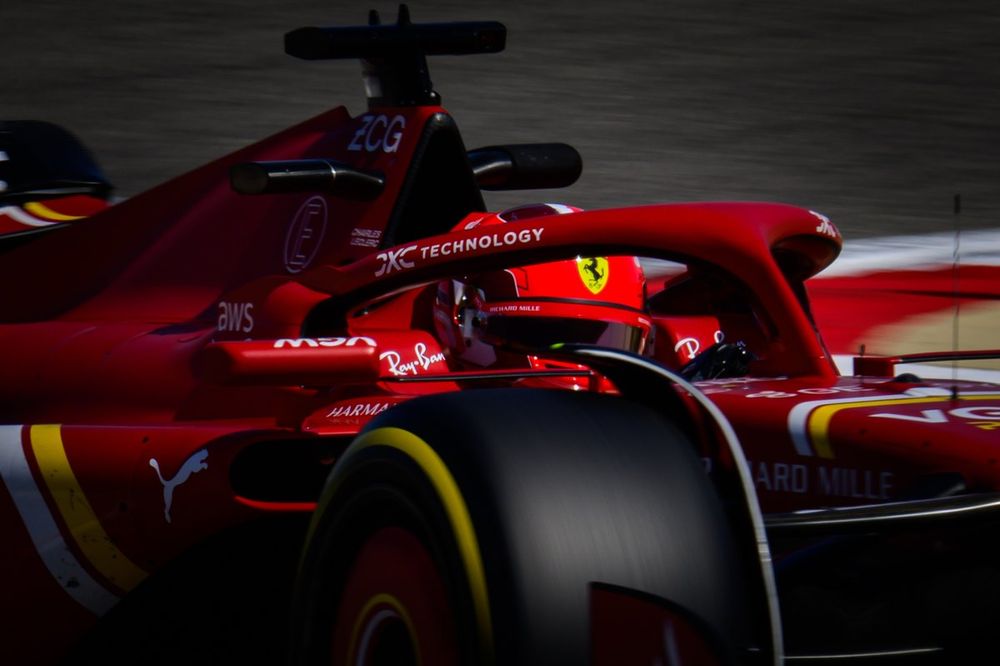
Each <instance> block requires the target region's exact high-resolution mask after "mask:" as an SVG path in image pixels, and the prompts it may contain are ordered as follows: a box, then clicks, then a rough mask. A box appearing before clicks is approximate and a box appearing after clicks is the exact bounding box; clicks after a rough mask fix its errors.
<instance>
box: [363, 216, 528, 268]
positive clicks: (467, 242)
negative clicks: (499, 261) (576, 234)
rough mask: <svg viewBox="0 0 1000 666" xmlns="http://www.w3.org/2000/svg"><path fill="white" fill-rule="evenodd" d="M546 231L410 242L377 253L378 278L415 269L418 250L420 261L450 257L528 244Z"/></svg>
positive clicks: (487, 234) (509, 232) (526, 230)
mask: <svg viewBox="0 0 1000 666" xmlns="http://www.w3.org/2000/svg"><path fill="white" fill-rule="evenodd" d="M544 231H545V227H536V228H534V229H521V230H520V231H496V232H493V233H485V234H483V235H482V236H474V237H472V238H463V239H460V240H454V241H446V242H444V243H434V244H432V245H408V246H406V247H404V248H399V249H396V250H387V251H385V252H379V253H378V254H377V255H375V256H376V258H377V259H378V261H379V267H378V268H377V269H375V277H382V276H383V275H389V274H390V273H395V272H397V271H401V270H404V269H407V268H413V267H414V266H415V265H416V264H415V261H416V260H417V258H418V257H417V254H414V253H415V252H418V253H419V258H420V259H421V260H425V259H436V258H437V257H448V256H453V255H458V254H463V253H465V252H473V251H475V250H486V249H488V248H491V247H509V246H512V245H527V244H530V243H537V242H538V241H540V240H541V239H542V233H544Z"/></svg>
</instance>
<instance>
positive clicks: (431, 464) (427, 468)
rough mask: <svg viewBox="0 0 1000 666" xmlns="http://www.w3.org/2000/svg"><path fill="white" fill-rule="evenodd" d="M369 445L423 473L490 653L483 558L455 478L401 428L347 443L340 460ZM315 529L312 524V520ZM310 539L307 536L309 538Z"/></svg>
mask: <svg viewBox="0 0 1000 666" xmlns="http://www.w3.org/2000/svg"><path fill="white" fill-rule="evenodd" d="M373 446H388V447H391V448H394V449H396V450H397V451H400V452H402V453H403V454H405V455H406V456H408V457H409V458H410V459H412V460H413V461H414V462H415V463H417V465H418V466H419V467H420V469H421V470H423V472H424V474H425V475H426V476H427V478H428V480H430V482H431V485H432V486H434V490H435V491H436V492H437V495H438V498H440V500H441V503H442V504H443V505H444V509H445V513H447V514H448V522H449V523H450V524H451V529H452V533H453V534H454V536H455V541H456V543H457V544H458V552H459V556H460V558H461V560H462V564H463V566H464V568H465V574H466V578H467V580H468V584H469V590H470V592H471V594H472V606H473V610H474V612H475V614H476V626H477V627H478V629H479V636H480V640H481V643H482V645H483V648H484V651H485V654H486V655H490V657H492V654H493V621H492V619H491V617H490V603H489V596H488V594H487V586H486V573H485V569H484V568H483V558H482V556H481V554H480V551H479V541H478V540H477V539H476V532H475V530H474V529H473V526H472V518H471V517H470V515H469V509H468V507H467V506H466V504H465V499H464V498H463V497H462V492H461V490H459V487H458V484H457V483H456V482H455V478H454V477H453V476H452V475H451V472H450V471H449V470H448V466H447V465H445V463H444V461H443V460H441V457H440V456H439V455H438V454H437V452H436V451H434V449H433V448H431V446H430V445H429V444H428V443H427V442H425V441H424V440H422V439H420V438H419V437H417V436H416V435H414V434H413V433H411V432H409V431H407V430H403V429H401V428H391V427H386V428H376V429H375V430H372V431H370V432H367V433H365V434H363V435H361V436H360V437H359V438H358V439H356V440H355V441H354V443H353V444H351V446H350V448H349V449H348V451H347V453H345V454H344V458H347V457H348V456H350V455H351V454H352V453H356V452H358V451H361V450H364V449H366V448H369V447H373ZM335 488H336V486H332V487H328V488H327V490H326V492H325V493H324V494H325V496H326V497H325V498H324V503H325V501H328V499H329V497H330V496H331V495H332V494H333V491H334V490H335ZM313 526H315V521H313ZM310 536H311V535H310Z"/></svg>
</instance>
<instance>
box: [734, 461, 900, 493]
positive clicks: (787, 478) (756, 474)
mask: <svg viewBox="0 0 1000 666" xmlns="http://www.w3.org/2000/svg"><path fill="white" fill-rule="evenodd" d="M747 464H748V465H749V466H750V473H751V476H752V477H753V480H754V485H755V486H756V487H757V489H758V490H766V491H768V492H775V493H795V494H799V495H804V494H808V493H811V494H816V495H822V496H824V497H845V498H851V499H863V500H887V499H889V497H890V495H891V494H892V489H893V484H894V482H895V474H893V473H892V472H888V471H882V470H871V469H853V468H848V467H831V466H827V465H818V466H811V465H803V464H801V463H784V462H760V461H749V460H748V461H747Z"/></svg>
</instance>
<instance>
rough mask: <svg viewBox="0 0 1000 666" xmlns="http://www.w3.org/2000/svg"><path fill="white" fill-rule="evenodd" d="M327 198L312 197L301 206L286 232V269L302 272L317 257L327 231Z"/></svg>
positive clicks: (291, 271)
mask: <svg viewBox="0 0 1000 666" xmlns="http://www.w3.org/2000/svg"><path fill="white" fill-rule="evenodd" d="M326 223H327V210H326V200H325V199H324V198H323V197H321V196H314V197H310V198H309V199H307V200H306V201H305V203H303V204H302V205H301V206H299V210H298V212H296V213H295V217H293V218H292V222H291V224H289V225H288V232H287V233H286V234H285V270H286V271H288V272H289V273H300V272H302V271H303V270H305V269H306V268H308V267H309V264H310V263H312V260H313V259H315V258H316V254H317V253H318V252H319V248H320V245H322V243H323V235H324V234H325V233H326Z"/></svg>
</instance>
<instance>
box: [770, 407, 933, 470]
mask: <svg viewBox="0 0 1000 666" xmlns="http://www.w3.org/2000/svg"><path fill="white" fill-rule="evenodd" d="M912 397H914V396H912V395H905V394H902V393H896V394H892V395H885V394H882V395H866V396H864V397H861V398H859V397H857V396H855V397H853V398H832V399H828V400H810V401H809V402H800V403H799V404H797V405H795V406H794V407H792V411H790V412H788V432H789V434H791V436H792V443H793V444H795V451H796V453H798V454H799V455H800V456H813V455H815V452H814V451H813V449H812V442H811V441H810V439H809V430H808V427H807V426H808V425H809V415H810V414H811V413H812V412H813V410H814V409H816V408H817V407H823V406H825V405H839V404H843V403H845V402H857V403H861V402H877V401H879V400H899V399H901V398H912Z"/></svg>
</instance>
